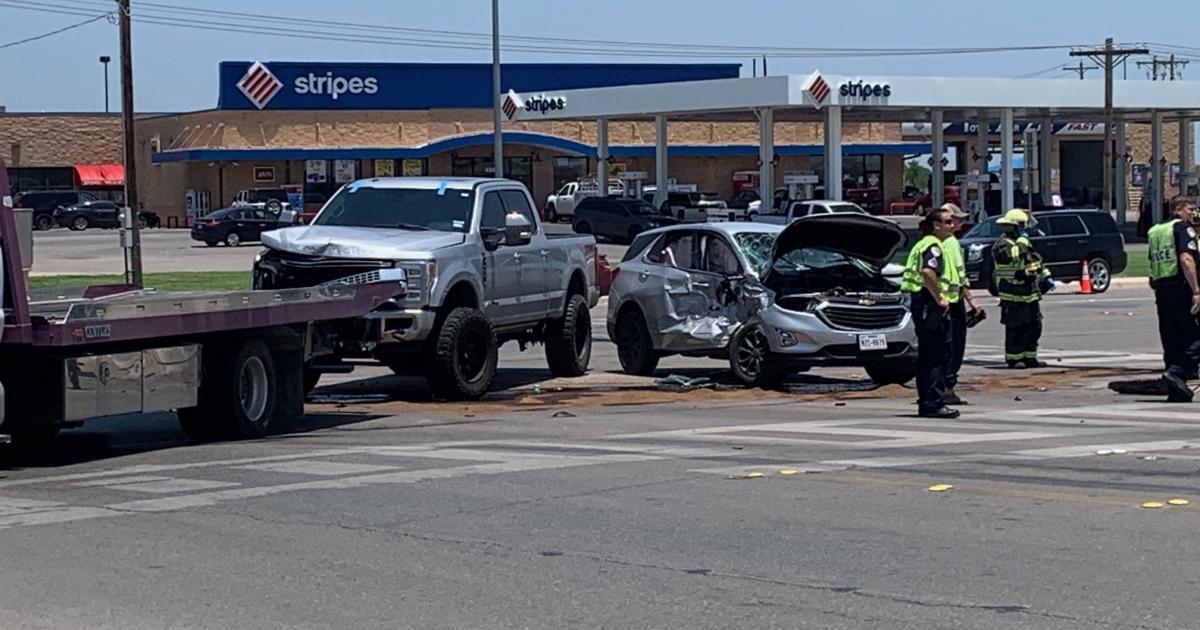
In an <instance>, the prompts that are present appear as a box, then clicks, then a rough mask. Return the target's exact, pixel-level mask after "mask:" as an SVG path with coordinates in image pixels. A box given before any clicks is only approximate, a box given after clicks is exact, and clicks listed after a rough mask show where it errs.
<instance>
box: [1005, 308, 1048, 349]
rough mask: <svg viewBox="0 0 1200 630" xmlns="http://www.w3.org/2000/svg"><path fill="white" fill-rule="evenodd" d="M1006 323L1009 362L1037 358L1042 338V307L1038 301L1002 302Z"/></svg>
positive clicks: (1006, 345)
mask: <svg viewBox="0 0 1200 630" xmlns="http://www.w3.org/2000/svg"><path fill="white" fill-rule="evenodd" d="M1000 323H1001V324H1004V359H1005V360H1006V361H1008V362H1010V363H1011V362H1013V361H1023V360H1025V359H1037V350H1038V341H1040V340H1041V338H1042V307H1041V304H1040V303H1038V302H1006V301H1001V302H1000Z"/></svg>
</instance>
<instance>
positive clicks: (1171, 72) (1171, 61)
mask: <svg viewBox="0 0 1200 630" xmlns="http://www.w3.org/2000/svg"><path fill="white" fill-rule="evenodd" d="M1137 65H1138V67H1139V68H1144V67H1147V66H1149V67H1150V80H1151V81H1157V80H1158V79H1159V77H1163V78H1164V79H1166V80H1168V81H1174V80H1175V79H1176V78H1179V79H1182V78H1183V68H1184V67H1185V66H1187V65H1188V61H1187V60H1186V59H1179V60H1176V59H1175V55H1174V53H1172V54H1171V56H1170V57H1168V58H1167V59H1159V58H1158V56H1157V55H1155V56H1154V57H1152V58H1151V59H1150V61H1139V62H1137ZM1175 66H1179V73H1178V74H1176V73H1175ZM1160 68H1162V69H1163V70H1162V71H1161V72H1160V71H1159V69H1160Z"/></svg>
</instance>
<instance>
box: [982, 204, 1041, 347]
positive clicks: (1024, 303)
mask: <svg viewBox="0 0 1200 630" xmlns="http://www.w3.org/2000/svg"><path fill="white" fill-rule="evenodd" d="M996 223H997V224H998V225H1000V226H1001V227H1002V228H1003V230H1004V234H1003V235H1002V236H1001V237H1000V238H999V239H998V240H997V241H996V242H995V244H993V245H992V260H993V262H994V263H995V271H994V273H995V280H996V284H997V289H998V291H999V297H1000V323H1001V324H1003V325H1004V360H1005V362H1006V363H1007V364H1008V367H1009V368H1012V369H1024V368H1038V367H1042V364H1041V363H1040V362H1039V361H1038V358H1037V348H1038V341H1039V340H1040V339H1041V337H1042V310H1041V306H1040V304H1039V302H1040V301H1041V299H1042V288H1043V286H1044V284H1043V283H1045V282H1047V281H1048V280H1049V276H1048V274H1047V273H1046V271H1045V267H1044V266H1043V265H1042V263H1041V258H1040V257H1039V256H1038V255H1037V252H1035V251H1034V250H1033V247H1032V245H1031V244H1030V243H1029V239H1028V236H1027V235H1026V234H1025V232H1026V229H1027V226H1028V224H1029V215H1028V214H1027V213H1026V212H1025V211H1024V210H1019V209H1013V210H1009V211H1008V212H1007V213H1005V214H1004V216H1003V217H1001V218H1000V219H999V220H997V221H996ZM1039 285H1043V286H1039ZM1050 286H1053V285H1050Z"/></svg>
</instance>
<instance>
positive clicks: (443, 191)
mask: <svg viewBox="0 0 1200 630" xmlns="http://www.w3.org/2000/svg"><path fill="white" fill-rule="evenodd" d="M445 194H446V182H439V183H438V196H439V197H441V196H442V195H445Z"/></svg>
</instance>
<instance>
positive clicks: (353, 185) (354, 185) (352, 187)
mask: <svg viewBox="0 0 1200 630" xmlns="http://www.w3.org/2000/svg"><path fill="white" fill-rule="evenodd" d="M365 183H366V181H364V180H361V179H359V180H355V181H352V182H350V183H349V184H346V192H349V193H353V192H358V189H359V187H360V186H362V185H363V184H365Z"/></svg>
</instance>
